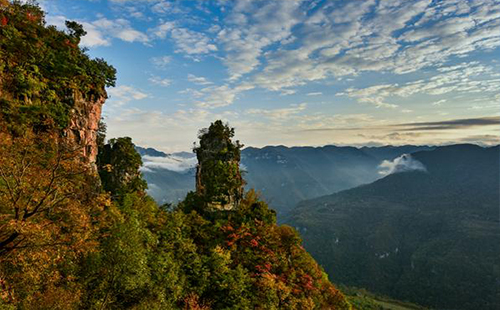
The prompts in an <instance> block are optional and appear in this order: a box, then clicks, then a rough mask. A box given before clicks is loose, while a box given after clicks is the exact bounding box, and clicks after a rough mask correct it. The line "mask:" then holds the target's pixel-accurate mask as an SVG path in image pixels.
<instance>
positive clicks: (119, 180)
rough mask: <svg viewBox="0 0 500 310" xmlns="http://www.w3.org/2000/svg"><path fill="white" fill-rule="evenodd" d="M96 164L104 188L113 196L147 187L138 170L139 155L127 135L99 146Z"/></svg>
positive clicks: (139, 165) (140, 161) (139, 164)
mask: <svg viewBox="0 0 500 310" xmlns="http://www.w3.org/2000/svg"><path fill="white" fill-rule="evenodd" d="M97 165H98V169H99V176H100V177H101V181H102V186H103V188H104V190H105V191H108V192H110V193H111V194H112V195H113V196H114V197H116V196H117V195H120V194H123V193H129V192H144V191H145V190H146V188H147V184H146V182H145V181H144V180H143V179H142V176H141V173H140V171H139V168H140V167H141V166H142V159H141V156H140V155H139V154H138V153H137V151H136V150H135V146H134V144H133V143H132V139H131V138H129V137H125V138H118V139H111V140H109V142H108V144H106V145H103V146H102V147H101V148H99V154H98V156H97Z"/></svg>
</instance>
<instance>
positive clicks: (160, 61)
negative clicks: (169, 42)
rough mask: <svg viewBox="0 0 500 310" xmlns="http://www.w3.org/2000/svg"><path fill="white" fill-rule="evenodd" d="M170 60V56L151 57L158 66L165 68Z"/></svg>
mask: <svg viewBox="0 0 500 310" xmlns="http://www.w3.org/2000/svg"><path fill="white" fill-rule="evenodd" d="M171 61H172V57H170V56H160V57H153V58H151V62H152V63H153V64H154V65H155V66H157V67H159V68H165V67H166V66H167V65H168V64H169V63H170V62H171Z"/></svg>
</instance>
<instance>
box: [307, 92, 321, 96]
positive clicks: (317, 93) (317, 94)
mask: <svg viewBox="0 0 500 310" xmlns="http://www.w3.org/2000/svg"><path fill="white" fill-rule="evenodd" d="M321 95H323V93H322V92H320V91H318V92H313V93H307V94H306V96H321Z"/></svg>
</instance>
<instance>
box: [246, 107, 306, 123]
mask: <svg viewBox="0 0 500 310" xmlns="http://www.w3.org/2000/svg"><path fill="white" fill-rule="evenodd" d="M306 108H307V104H306V103H301V104H299V105H292V106H291V107H289V108H283V109H269V110H268V109H248V110H246V111H245V113H246V114H251V115H258V116H263V117H265V118H268V119H271V120H274V121H278V120H285V119H288V118H290V117H292V116H294V115H297V114H299V113H300V112H301V111H304V110H305V109H306Z"/></svg>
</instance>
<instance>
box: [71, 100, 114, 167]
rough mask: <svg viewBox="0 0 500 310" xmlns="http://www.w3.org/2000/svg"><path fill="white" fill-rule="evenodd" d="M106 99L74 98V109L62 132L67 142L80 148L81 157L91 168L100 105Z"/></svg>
mask: <svg viewBox="0 0 500 310" xmlns="http://www.w3.org/2000/svg"><path fill="white" fill-rule="evenodd" d="M106 98H107V97H106V96H100V97H95V98H92V99H84V98H82V97H80V96H75V108H74V109H73V110H72V115H71V121H70V124H69V126H68V128H67V129H66V130H65V132H64V133H65V136H66V137H67V138H68V140H70V141H71V142H74V143H76V144H77V145H79V146H81V147H82V156H83V157H84V158H85V160H86V161H88V162H89V163H90V164H92V166H95V162H96V158H97V152H98V145H97V133H98V129H99V121H100V119H101V112H102V105H103V104H104V102H105V101H106Z"/></svg>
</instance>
